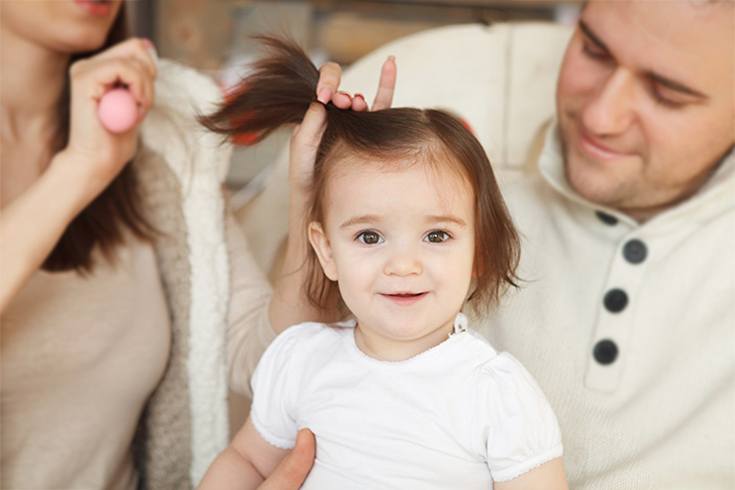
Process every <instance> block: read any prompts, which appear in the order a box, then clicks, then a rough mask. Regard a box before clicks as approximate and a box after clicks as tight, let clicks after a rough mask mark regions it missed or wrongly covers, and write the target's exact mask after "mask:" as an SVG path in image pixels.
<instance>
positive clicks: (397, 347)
mask: <svg viewBox="0 0 735 490" xmlns="http://www.w3.org/2000/svg"><path fill="white" fill-rule="evenodd" d="M453 329H454V319H452V320H451V321H449V322H448V323H446V324H444V325H442V326H441V327H439V328H437V329H436V330H433V331H431V332H429V333H428V334H426V335H424V336H423V337H419V338H415V339H394V338H390V337H386V336H384V335H381V334H379V333H378V332H376V331H375V330H373V329H371V328H370V327H369V326H366V325H361V324H360V322H359V321H358V322H357V326H356V327H355V344H357V347H358V348H359V349H360V350H361V351H362V352H363V353H364V354H366V355H368V356H370V357H372V358H374V359H378V360H380V361H390V362H398V361H405V360H406V359H410V358H412V357H414V356H416V355H418V354H421V353H422V352H424V351H427V350H429V349H431V348H432V347H436V346H437V345H439V344H441V343H442V342H444V341H445V340H447V338H448V337H449V334H450V333H452V330H453Z"/></svg>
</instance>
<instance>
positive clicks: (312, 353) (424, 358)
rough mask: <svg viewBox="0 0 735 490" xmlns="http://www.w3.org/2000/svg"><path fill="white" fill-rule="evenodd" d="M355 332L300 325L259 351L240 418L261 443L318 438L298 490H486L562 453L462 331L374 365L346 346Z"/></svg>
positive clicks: (483, 350)
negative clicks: (250, 395) (245, 414)
mask: <svg viewBox="0 0 735 490" xmlns="http://www.w3.org/2000/svg"><path fill="white" fill-rule="evenodd" d="M353 327H354V322H346V323H341V324H336V325H325V324H321V323H303V324H300V325H296V326H294V327H291V328H288V329H287V330H286V331H284V332H283V333H282V334H281V335H279V336H278V337H277V338H276V340H275V341H274V342H273V344H271V346H270V347H269V348H268V349H267V350H266V352H265V354H264V355H263V357H262V359H261V361H260V363H259V365H258V367H257V368H256V371H255V374H254V375H253V392H254V399H253V406H252V410H251V414H250V415H251V417H252V421H253V424H254V426H255V428H256V430H257V431H258V432H259V433H260V435H261V436H262V437H263V438H264V439H265V440H266V441H268V442H269V443H271V444H273V445H274V446H277V447H281V448H291V447H293V445H294V442H295V439H296V433H297V431H298V429H299V428H302V427H308V428H309V429H310V430H311V431H312V432H313V433H314V434H315V436H316V439H317V454H316V461H315V463H314V467H313V469H312V470H311V473H310V474H309V477H308V478H307V480H306V482H305V483H304V486H303V487H302V488H305V489H319V490H329V489H340V490H342V489H345V488H350V489H357V488H370V489H376V488H380V489H390V488H396V489H401V490H405V489H413V488H420V489H433V488H436V489H447V488H462V489H464V490H471V489H483V490H487V489H488V488H491V487H492V482H493V481H504V480H510V479H513V478H515V477H517V476H519V475H521V474H523V473H525V472H527V471H529V470H531V469H533V468H534V467H536V466H538V465H540V464H542V463H544V462H546V461H549V460H551V459H554V458H557V457H559V456H561V454H562V445H561V436H560V433H559V427H558V424H557V421H556V417H555V416H554V413H553V412H552V410H551V408H550V406H549V404H548V402H547V401H546V399H545V397H544V395H543V393H542V392H541V390H540V389H539V387H538V385H537V384H536V382H535V381H534V380H533V379H532V378H531V376H530V375H529V374H528V372H527V371H526V370H525V369H524V368H523V367H522V366H521V365H520V364H519V363H518V361H516V360H515V359H514V358H513V357H512V356H511V355H510V354H507V353H501V354H498V353H497V352H496V351H495V350H494V349H493V348H492V347H491V346H490V344H489V343H488V342H487V341H486V340H485V339H483V338H482V337H480V336H479V335H478V334H475V333H474V332H470V331H468V330H467V328H466V318H465V317H464V315H462V314H459V315H458V317H457V320H456V321H455V332H454V333H453V334H452V335H451V336H450V337H449V338H448V339H447V340H446V341H444V342H442V343H441V344H439V345H438V346H436V347H433V348H432V349H429V350H427V351H425V352H423V353H421V354H419V355H417V356H415V357H412V358H410V359H407V360H405V361H400V362H385V361H379V360H376V359H373V358H371V357H368V356H367V355H365V354H364V353H362V352H361V351H360V350H359V348H358V347H357V345H356V344H355V337H354V328H353Z"/></svg>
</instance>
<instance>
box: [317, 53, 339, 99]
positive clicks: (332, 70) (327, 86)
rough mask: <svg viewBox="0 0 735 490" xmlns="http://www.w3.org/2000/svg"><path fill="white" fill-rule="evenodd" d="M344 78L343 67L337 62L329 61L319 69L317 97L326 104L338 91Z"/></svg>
mask: <svg viewBox="0 0 735 490" xmlns="http://www.w3.org/2000/svg"><path fill="white" fill-rule="evenodd" d="M341 79H342V68H340V67H339V65H338V64H337V63H333V62H331V61H330V62H328V63H325V64H324V65H322V67H321V68H320V69H319V82H317V84H316V98H317V100H318V101H319V102H321V103H322V104H326V103H327V102H329V101H330V100H331V98H332V96H333V95H334V94H335V93H337V89H338V88H339V83H340V81H341Z"/></svg>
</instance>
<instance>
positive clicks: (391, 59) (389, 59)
mask: <svg viewBox="0 0 735 490" xmlns="http://www.w3.org/2000/svg"><path fill="white" fill-rule="evenodd" d="M388 61H396V57H395V56H393V55H390V56H388Z"/></svg>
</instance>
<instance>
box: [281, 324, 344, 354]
mask: <svg viewBox="0 0 735 490" xmlns="http://www.w3.org/2000/svg"><path fill="white" fill-rule="evenodd" d="M351 332H352V328H351V326H350V325H349V324H348V323H320V322H304V323H298V324H296V325H293V326H290V327H288V328H286V329H285V330H284V331H283V332H281V333H280V334H279V335H278V336H277V337H276V338H275V340H274V341H273V343H272V344H271V346H270V348H273V349H276V350H288V351H291V353H292V354H294V355H296V354H298V353H299V352H303V353H308V354H314V353H315V352H316V351H320V350H329V349H331V348H334V347H336V346H337V345H339V344H341V342H342V339H343V338H344V337H345V335H349V334H351Z"/></svg>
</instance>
